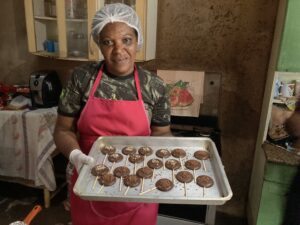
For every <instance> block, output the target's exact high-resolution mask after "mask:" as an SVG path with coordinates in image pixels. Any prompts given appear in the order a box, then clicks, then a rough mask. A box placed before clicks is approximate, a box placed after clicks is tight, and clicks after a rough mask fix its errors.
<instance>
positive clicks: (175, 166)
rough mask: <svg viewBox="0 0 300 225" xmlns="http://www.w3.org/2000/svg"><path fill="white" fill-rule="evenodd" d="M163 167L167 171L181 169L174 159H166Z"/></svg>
mask: <svg viewBox="0 0 300 225" xmlns="http://www.w3.org/2000/svg"><path fill="white" fill-rule="evenodd" d="M165 166H166V168H167V169H169V170H178V169H179V168H180V167H181V164H180V162H179V161H178V160H176V159H168V160H167V161H166V163H165Z"/></svg>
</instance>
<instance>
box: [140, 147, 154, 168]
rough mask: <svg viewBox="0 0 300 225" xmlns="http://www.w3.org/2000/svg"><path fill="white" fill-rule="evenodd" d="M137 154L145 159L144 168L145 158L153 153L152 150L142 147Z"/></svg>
mask: <svg viewBox="0 0 300 225" xmlns="http://www.w3.org/2000/svg"><path fill="white" fill-rule="evenodd" d="M138 152H139V154H140V155H142V156H144V157H145V160H144V166H146V157H147V156H149V155H151V154H152V153H153V150H152V148H150V147H146V146H143V147H140V148H139V150H138Z"/></svg>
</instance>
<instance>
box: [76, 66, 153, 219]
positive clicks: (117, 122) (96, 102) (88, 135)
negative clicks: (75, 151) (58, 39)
mask: <svg viewBox="0 0 300 225" xmlns="http://www.w3.org/2000/svg"><path fill="white" fill-rule="evenodd" d="M102 72H103V65H102V67H101V69H100V70H99V73H98V76H97V78H96V80H95V83H94V85H93V87H92V89H91V91H90V94H89V98H88V100H87V103H86V105H85V107H84V109H83V111H82V113H81V115H80V118H79V120H78V123H77V127H78V131H79V134H80V139H79V144H80V147H81V150H82V151H83V152H84V153H86V154H88V152H89V151H90V148H91V147H92V145H93V143H94V141H95V140H96V139H97V138H98V137H99V136H117V135H119V136H121V135H122V136H149V135H150V126H149V121H148V118H147V114H146V111H145V108H144V103H143V100H142V94H141V88H140V82H139V78H138V73H137V69H136V68H135V69H134V79H135V85H136V89H137V94H138V100H137V101H124V100H110V99H101V98H97V97H95V96H94V93H95V91H96V89H97V87H98V85H99V83H100V80H101V77H102ZM77 177H78V174H77V172H76V171H74V174H73V176H72V178H71V185H70V201H71V217H72V224H73V225H102V224H103V225H104V224H105V225H141V224H142V225H155V224H156V219H157V211H158V204H152V203H151V204H149V203H132V202H131V203H130V202H104V201H103V202H102V201H101V202H100V201H86V200H82V199H80V198H79V197H78V196H76V195H75V194H74V193H73V186H74V184H75V182H76V179H77Z"/></svg>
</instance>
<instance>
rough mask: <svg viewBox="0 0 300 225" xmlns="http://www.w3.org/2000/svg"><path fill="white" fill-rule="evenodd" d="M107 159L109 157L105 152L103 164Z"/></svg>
mask: <svg viewBox="0 0 300 225" xmlns="http://www.w3.org/2000/svg"><path fill="white" fill-rule="evenodd" d="M106 159H107V154H105V157H104V159H103V161H102V164H103V165H104V164H105V161H106Z"/></svg>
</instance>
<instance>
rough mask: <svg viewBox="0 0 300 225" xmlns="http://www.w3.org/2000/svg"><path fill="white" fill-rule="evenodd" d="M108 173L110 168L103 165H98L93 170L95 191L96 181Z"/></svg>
mask: <svg viewBox="0 0 300 225" xmlns="http://www.w3.org/2000/svg"><path fill="white" fill-rule="evenodd" d="M108 171H109V169H108V167H107V166H105V165H103V164H98V165H96V166H94V167H93V168H92V170H91V173H92V175H93V176H95V181H94V184H93V189H94V188H95V185H96V181H97V180H98V179H99V176H101V175H103V174H106V173H108Z"/></svg>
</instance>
